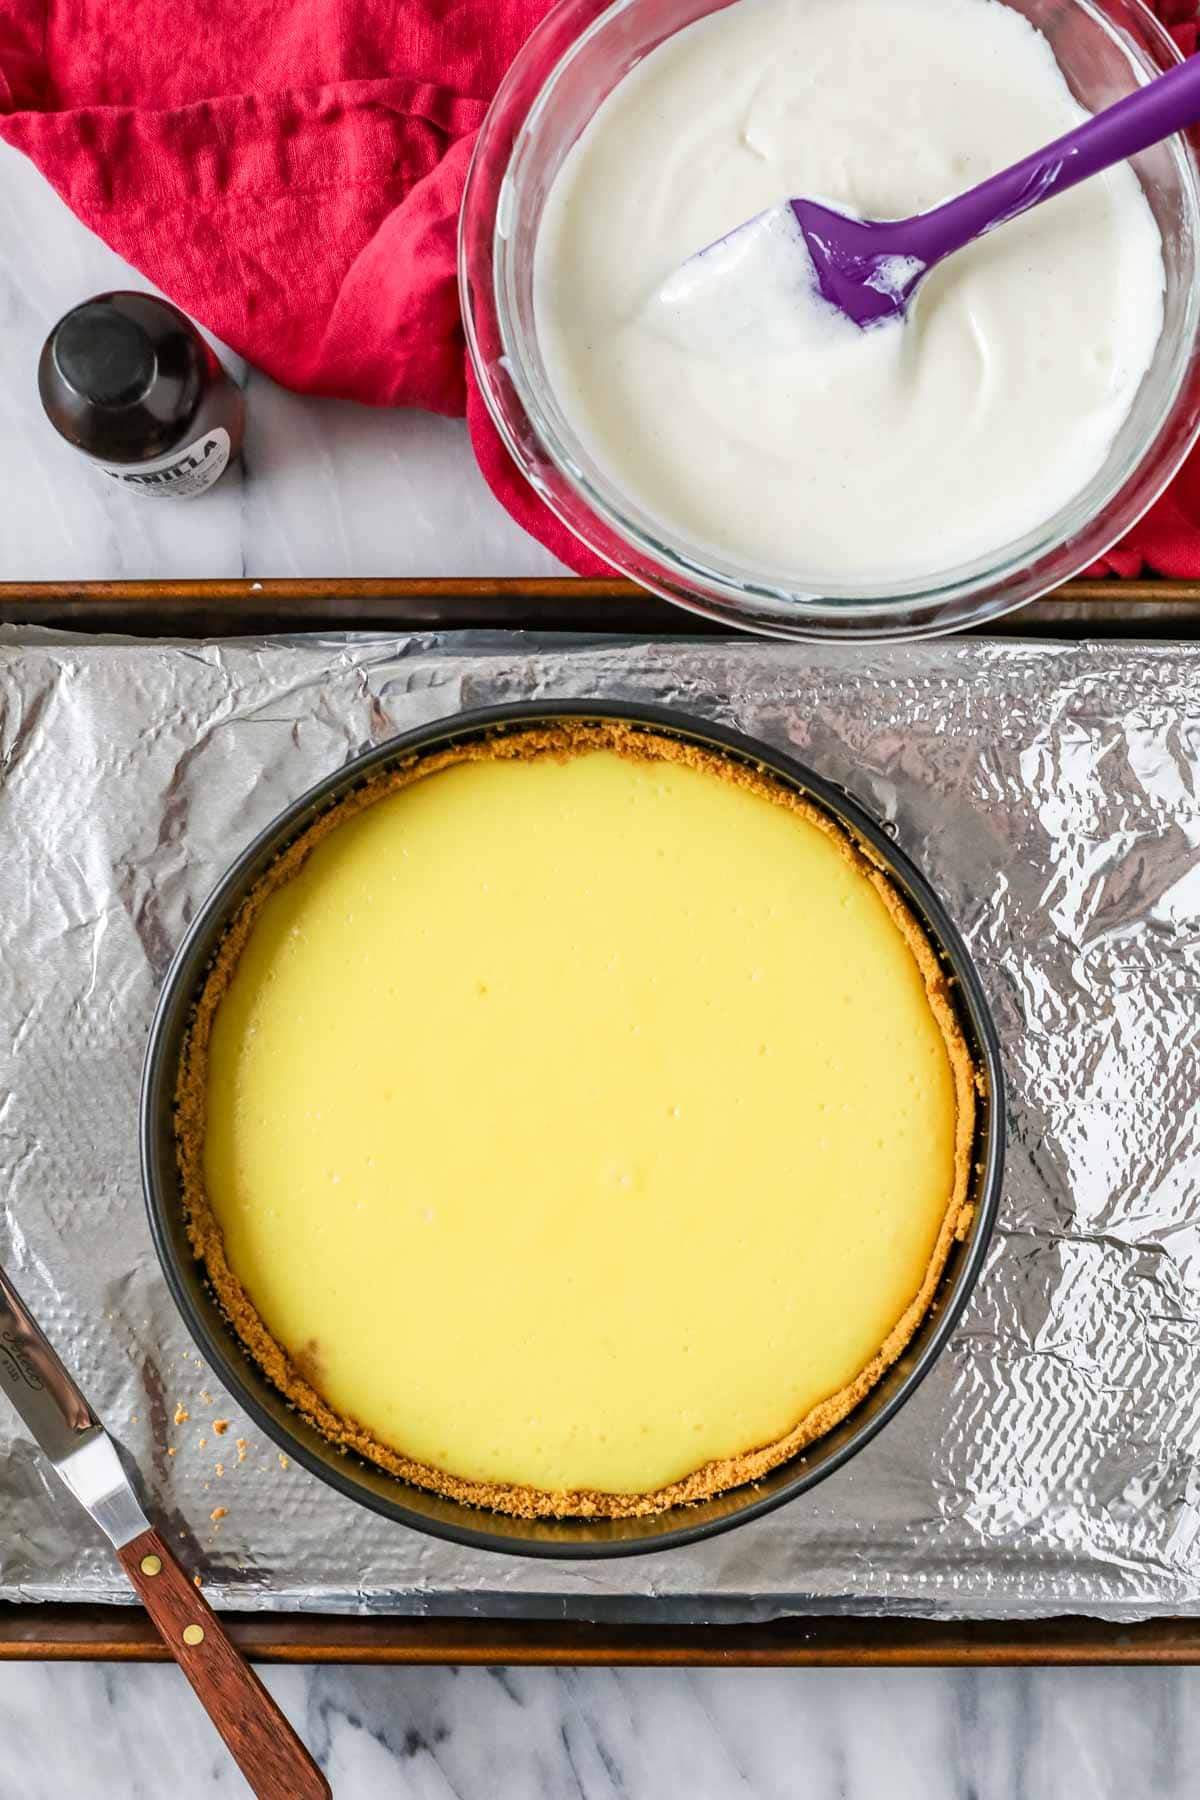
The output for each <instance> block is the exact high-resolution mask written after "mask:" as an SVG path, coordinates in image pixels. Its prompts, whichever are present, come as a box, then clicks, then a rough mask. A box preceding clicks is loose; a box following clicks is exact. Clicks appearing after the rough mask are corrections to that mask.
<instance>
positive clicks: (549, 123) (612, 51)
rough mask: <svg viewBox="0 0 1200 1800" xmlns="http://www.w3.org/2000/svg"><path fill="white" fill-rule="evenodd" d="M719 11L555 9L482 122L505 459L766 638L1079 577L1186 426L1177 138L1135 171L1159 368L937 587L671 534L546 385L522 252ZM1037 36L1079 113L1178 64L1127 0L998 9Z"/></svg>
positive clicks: (1189, 163)
mask: <svg viewBox="0 0 1200 1800" xmlns="http://www.w3.org/2000/svg"><path fill="white" fill-rule="evenodd" d="M723 3H724V0H617V4H615V5H611V4H605V3H604V0H559V4H558V5H557V6H555V7H554V9H553V10H552V11H551V12H550V13H549V14H548V15H547V17H546V18H545V19H544V20H543V22H542V24H541V25H540V26H539V27H538V29H537V30H536V31H535V32H534V33H533V35H532V36H531V37H530V38H529V39H528V41H527V42H526V44H525V46H524V48H523V49H522V50H521V52H520V54H519V55H518V57H517V59H516V61H515V62H514V63H513V65H512V67H511V69H510V70H509V72H508V74H507V75H506V76H505V79H504V81H503V83H502V84H501V86H500V89H499V92H498V93H497V95H496V98H495V101H494V102H493V104H492V108H491V110H490V112H489V113H488V116H487V118H486V120H485V121H484V124H483V128H482V130H481V131H480V134H479V140H478V142H477V144H476V147H475V154H474V158H473V160H472V163H471V168H470V172H469V175H468V178H467V186H466V192H465V194H464V196H463V205H462V214H461V220H460V226H459V283H460V289H461V295H462V309H463V318H464V321H465V324H466V333H467V343H468V346H469V350H470V355H471V362H472V365H473V367H474V371H475V375H476V377H477V379H478V382H479V386H480V389H481V391H482V394H483V397H484V400H485V402H486V404H487V407H488V410H489V412H490V413H491V416H492V418H493V420H494V421H495V424H496V426H497V428H498V430H499V432H500V435H501V437H502V438H503V440H504V442H505V444H506V445H507V447H508V449H509V451H510V452H511V454H512V456H513V457H514V458H515V460H516V462H517V464H518V466H519V468H520V469H521V470H522V472H523V473H524V475H525V476H526V477H527V479H528V480H529V482H530V483H531V484H532V486H533V487H534V489H535V490H536V491H537V493H538V494H539V495H540V496H541V498H542V499H543V500H544V501H545V503H546V504H547V506H549V507H550V509H551V510H552V511H553V512H554V513H556V514H557V516H558V517H559V518H560V519H561V520H562V521H563V523H564V524H565V525H567V526H568V527H569V528H570V530H571V531H572V532H573V533H574V534H575V536H576V537H577V538H579V540H580V541H581V542H582V543H584V544H586V545H587V546H588V547H589V548H590V549H592V550H594V551H596V552H597V553H598V554H599V555H600V556H602V557H603V558H604V559H605V560H606V561H607V562H609V563H611V564H612V566H613V568H614V569H615V570H617V571H618V572H620V573H621V574H623V575H627V576H630V577H632V579H633V580H635V581H638V582H640V583H641V584H642V586H643V587H646V588H649V589H651V590H652V591H653V592H655V593H657V594H661V595H663V596H664V597H665V598H666V599H668V600H674V601H677V602H678V603H679V604H680V605H682V606H686V607H688V608H690V609H691V610H692V611H694V612H699V613H703V614H705V615H706V616H708V617H709V618H714V619H719V620H722V621H724V622H725V623H728V624H731V625H735V626H737V627H739V628H741V629H743V630H751V631H758V632H762V633H764V634H766V635H771V636H777V637H793V638H806V637H813V638H816V637H842V638H883V637H919V636H929V635H933V634H935V633H939V632H946V631H952V630H955V629H956V628H958V627H960V626H963V625H966V624H969V623H978V622H979V621H980V620H983V619H990V618H995V617H996V616H997V615H998V614H1000V613H1005V612H1011V611H1012V610H1013V608H1015V607H1018V606H1022V605H1024V604H1025V602H1026V601H1029V600H1032V599H1034V598H1035V597H1036V596H1037V595H1038V594H1042V593H1045V592H1046V591H1047V590H1048V589H1050V588H1053V587H1057V586H1058V585H1059V584H1060V583H1061V582H1064V581H1067V580H1069V579H1070V578H1071V577H1072V576H1075V575H1078V574H1079V573H1080V572H1081V571H1082V570H1083V569H1086V568H1087V567H1088V566H1089V565H1090V564H1091V563H1093V562H1095V561H1096V559H1097V558H1098V557H1100V556H1102V555H1103V554H1104V552H1105V551H1106V550H1107V549H1108V548H1109V547H1110V546H1111V545H1112V544H1114V543H1116V541H1117V540H1118V539H1119V538H1121V537H1123V536H1124V534H1125V533H1126V532H1127V531H1128V530H1129V529H1130V527H1131V526H1132V525H1133V524H1135V523H1136V521H1137V520H1138V519H1139V518H1140V516H1141V515H1142V513H1144V512H1145V510H1146V508H1147V507H1148V506H1149V505H1150V504H1151V503H1152V502H1153V501H1154V500H1155V499H1156V498H1157V497H1158V495H1159V494H1160V493H1161V492H1162V490H1163V488H1164V487H1165V486H1166V485H1167V483H1168V482H1169V481H1170V479H1171V477H1172V476H1173V475H1174V474H1175V472H1176V470H1177V469H1178V468H1179V466H1180V464H1181V463H1182V461H1183V459H1184V457H1185V456H1186V454H1187V452H1188V450H1189V449H1190V448H1191V446H1192V444H1193V442H1194V441H1195V439H1196V436H1197V432H1198V431H1200V356H1198V347H1197V332H1198V324H1197V321H1198V316H1200V282H1198V280H1197V275H1198V270H1197V257H1198V250H1197V239H1198V225H1200V194H1198V189H1197V170H1196V161H1195V157H1194V155H1193V152H1192V150H1191V148H1190V147H1189V146H1188V145H1187V144H1186V143H1185V142H1184V141H1183V140H1182V139H1180V138H1175V139H1172V140H1171V141H1170V142H1169V143H1166V144H1160V145H1157V146H1156V147H1155V148H1154V149H1152V150H1149V151H1147V152H1145V153H1144V154H1143V155H1142V156H1140V157H1138V158H1137V159H1136V162H1135V165H1134V166H1135V168H1136V169H1137V173H1138V176H1139V178H1140V180H1141V182H1142V186H1143V188H1144V189H1145V191H1146V195H1147V198H1148V199H1149V202H1150V205H1151V207H1152V209H1153V211H1154V215H1155V218H1156V220H1157V222H1158V225H1159V229H1160V231H1161V233H1162V239H1163V254H1164V263H1165V269H1166V295H1165V316H1164V325H1163V332H1162V336H1161V338H1160V339H1159V343H1158V346H1157V349H1156V351H1155V354H1154V360H1153V362H1152V364H1151V366H1150V369H1149V370H1148V372H1147V374H1146V377H1145V379H1144V380H1143V382H1142V385H1141V388H1140V390H1139V392H1138V394H1137V397H1136V399H1135V401H1134V405H1133V408H1132V411H1131V412H1130V414H1129V417H1128V418H1127V419H1126V420H1125V423H1124V425H1123V426H1122V427H1121V430H1120V432H1119V433H1118V435H1117V438H1116V440H1115V442H1114V443H1113V446H1112V448H1111V450H1110V451H1109V454H1108V457H1107V459H1106V461H1105V463H1104V466H1103V467H1102V468H1101V469H1100V471H1099V472H1098V474H1097V475H1096V476H1095V478H1094V479H1093V480H1092V481H1091V482H1090V483H1089V484H1088V486H1087V487H1086V488H1085V489H1084V490H1083V492H1082V493H1080V494H1079V495H1077V496H1076V498H1075V499H1074V500H1072V501H1071V503H1070V504H1069V505H1068V506H1065V507H1063V508H1062V509H1061V510H1060V511H1059V512H1057V513H1055V515H1054V516H1053V517H1052V518H1050V519H1047V520H1046V522H1045V524H1044V525H1041V526H1039V527H1038V529H1037V530H1035V531H1033V532H1030V533H1028V534H1027V535H1026V536H1025V537H1023V538H1020V539H1018V540H1017V541H1015V542H1013V543H1008V544H1004V545H1002V546H999V547H998V548H997V550H996V551H995V552H994V553H993V554H991V555H989V556H988V557H986V558H983V559H977V560H976V561H974V562H970V563H965V564H961V565H959V566H958V567H955V568H948V569H945V570H944V571H942V572H941V573H940V574H939V575H938V576H937V577H936V578H934V579H930V578H924V579H922V580H920V581H918V582H905V583H896V584H895V585H893V586H890V587H884V586H881V585H880V584H878V583H874V582H872V583H845V584H842V585H838V586H833V585H830V584H828V583H825V584H822V585H820V586H819V587H818V586H816V585H814V584H812V583H808V582H806V581H805V580H804V577H803V571H797V570H794V569H793V570H786V569H771V568H766V567H763V568H756V567H752V566H750V565H749V564H745V563H740V562H739V561H737V560H735V559H730V558H726V557H722V556H719V555H718V553H717V552H716V551H714V550H713V549H712V547H711V546H706V545H703V544H699V543H690V542H688V541H687V539H686V538H685V537H684V536H682V535H676V534H673V533H668V532H666V531H665V530H663V529H662V528H661V527H660V526H659V525H657V524H656V523H655V521H654V520H653V519H652V518H650V517H649V516H648V515H647V514H645V513H644V512H643V511H642V510H641V509H640V507H638V506H637V504H636V503H634V502H633V501H632V500H631V499H630V497H629V496H628V495H625V494H623V493H622V492H621V490H620V488H619V486H618V485H617V484H616V483H615V482H614V481H613V480H612V479H611V478H610V476H609V475H608V474H607V473H605V472H604V471H602V470H601V469H600V468H599V467H598V466H597V464H596V463H595V461H594V460H593V458H592V457H591V456H590V454H589V453H588V451H587V450H586V449H585V448H584V446H583V445H582V443H581V442H580V440H579V439H578V437H577V436H576V434H575V432H574V431H573V429H572V427H571V424H570V422H569V420H568V419H567V418H566V417H565V416H564V414H563V412H562V410H561V408H560V407H559V405H558V402H557V400H556V398H555V395H554V393H553V391H552V388H551V385H550V382H549V379H548V376H547V373H546V368H545V365H544V362H543V359H542V354H541V350H540V347H539V344H538V336H537V326H536V320H535V317H534V307H533V260H534V257H533V253H534V245H535V243H536V240H537V233H538V227H539V224H540V221H541V217H542V209H543V207H544V205H545V202H546V196H547V194H548V192H549V190H550V187H551V184H552V183H553V181H554V178H555V176H556V174H557V173H558V170H559V168H560V167H561V165H562V162H563V159H564V157H565V156H566V155H567V153H568V151H569V150H570V148H571V146H572V145H573V144H574V143H575V141H576V139H577V138H578V137H579V135H580V133H581V132H582V131H583V130H584V128H585V127H586V126H587V124H588V122H589V120H590V119H591V118H592V116H593V114H594V113H595V111H596V109H597V107H598V106H599V105H600V103H601V101H602V100H603V99H604V98H605V96H606V95H607V94H608V93H609V92H610V91H611V90H612V89H613V87H615V86H616V84H617V83H618V82H619V81H620V80H621V78H622V77H623V76H624V75H626V74H627V73H628V71H629V70H630V69H631V68H633V67H634V65H635V64H636V63H638V62H639V61H640V60H641V59H642V57H644V56H645V55H646V54H647V53H648V52H649V51H651V50H652V49H654V47H655V45H656V44H659V43H661V42H662V41H663V39H664V38H667V37H670V36H672V35H673V34H674V33H675V32H676V31H678V30H680V29H681V28H682V27H683V26H685V25H688V24H690V23H691V22H692V21H693V20H694V19H698V18H701V17H703V16H704V15H705V14H707V13H709V12H713V11H715V10H717V7H718V6H719V5H721V4H723ZM1005 3H1006V4H1009V5H1015V6H1016V7H1017V10H1018V11H1019V12H1022V13H1024V14H1025V15H1026V16H1027V17H1028V18H1029V19H1030V20H1031V21H1032V22H1033V23H1034V24H1035V25H1036V26H1037V27H1038V28H1039V29H1040V30H1041V31H1042V32H1044V34H1045V36H1046V37H1047V38H1048V39H1049V41H1050V43H1051V45H1052V47H1053V49H1054V53H1055V55H1056V57H1057V58H1058V61H1059V64H1060V66H1061V68H1062V70H1063V73H1064V74H1065V76H1066V78H1067V81H1068V82H1069V84H1070V86H1071V88H1072V90H1073V92H1074V93H1075V95H1076V96H1077V98H1078V99H1079V101H1080V102H1081V104H1082V105H1083V106H1085V107H1087V108H1088V109H1089V110H1090V111H1093V112H1095V111H1098V110H1099V109H1100V108H1101V107H1104V106H1109V105H1111V104H1112V103H1113V101H1115V100H1118V99H1120V98H1121V97H1122V95H1124V94H1127V93H1129V92H1131V91H1132V90H1133V89H1134V88H1135V87H1136V86H1137V85H1138V84H1139V82H1141V81H1144V80H1145V79H1147V78H1148V77H1150V76H1152V75H1155V74H1157V73H1159V72H1161V71H1162V70H1163V69H1165V68H1168V67H1169V66H1170V65H1171V64H1172V63H1174V62H1177V61H1178V60H1179V55H1178V52H1177V51H1176V49H1175V47H1174V45H1173V44H1172V42H1171V40H1170V38H1169V37H1168V36H1167V33H1166V32H1165V31H1164V30H1163V28H1162V26H1160V25H1159V24H1158V22H1157V20H1156V19H1155V18H1154V17H1153V15H1152V14H1151V13H1150V12H1149V11H1148V10H1147V9H1146V7H1145V6H1143V5H1142V4H1141V0H1005Z"/></svg>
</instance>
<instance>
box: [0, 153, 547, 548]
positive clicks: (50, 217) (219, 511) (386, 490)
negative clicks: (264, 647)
mask: <svg viewBox="0 0 1200 1800" xmlns="http://www.w3.org/2000/svg"><path fill="white" fill-rule="evenodd" d="M151 285H152V284H151V283H149V282H147V281H146V280H145V279H144V278H143V277H142V276H140V275H138V274H137V273H136V272H135V271H134V270H132V269H130V268H129V266H128V264H127V263H124V262H123V261H122V260H121V258H120V257H118V256H115V255H114V254H113V252H112V251H111V250H108V249H107V248H106V247H105V246H104V245H103V244H102V243H101V242H100V241H99V239H98V238H95V237H93V236H92V234H91V232H89V231H87V230H85V229H84V227H83V226H82V225H80V224H79V222H78V221H77V220H76V219H75V218H73V217H72V215H71V214H70V213H69V212H68V210H67V208H66V207H65V206H64V204H63V203H62V201H61V200H59V199H58V197H57V196H56V195H55V194H54V193H53V192H52V190H51V189H50V188H49V187H48V186H47V184H46V183H45V182H44V181H43V180H42V177H41V176H40V175H39V174H38V173H37V171H36V170H35V169H34V168H33V167H32V165H31V164H30V163H28V162H27V161H26V160H25V158H24V157H22V156H21V155H19V154H18V153H17V152H16V151H15V150H12V149H10V148H9V147H8V146H7V145H2V144H0V492H2V493H3V496H4V500H3V504H2V505H0V581H82V580H95V581H100V580H118V579H122V578H125V579H130V580H137V579H152V578H156V577H157V578H163V579H167V578H185V577H190V578H194V579H202V578H208V577H219V576H240V575H248V576H251V577H260V576H261V577H267V576H298V575H299V576H302V575H314V576H319V575H329V576H341V575H395V576H401V575H545V574H552V573H554V572H555V571H556V570H557V569H558V568H559V564H557V563H556V562H555V561H554V559H553V558H552V557H551V556H550V555H549V554H548V553H547V552H546V551H545V550H543V549H542V547H541V545H540V544H537V543H535V542H534V541H533V539H532V538H530V537H528V536H527V535H526V533H525V532H523V531H522V530H521V528H520V526H518V525H516V524H514V523H513V521H512V520H511V519H510V518H509V516H508V514H507V513H506V512H505V511H504V509H503V508H502V507H501V506H500V505H499V503H498V502H497V501H496V500H494V499H493V498H492V495H491V494H490V493H489V491H488V489H487V487H486V486H485V484H484V481H483V477H482V476H481V475H480V473H479V470H478V469H477V467H476V465H475V459H474V457H473V456H472V454H471V447H470V444H469V443H468V441H467V431H466V426H465V425H464V424H463V422H462V421H461V420H459V419H439V418H434V417H433V416H432V415H431V414H428V413H418V412H400V411H396V410H393V409H378V410H377V409H375V408H373V407H367V406H355V405H353V404H351V403H349V402H341V401H332V400H308V399H304V398H302V397H301V396H300V395H297V394H291V393H288V392H286V391H285V390H284V389H283V388H279V387H277V386H276V385H275V383H274V382H272V381H268V380H267V378H266V377H265V376H263V375H260V374H258V373H257V372H255V371H253V370H245V369H244V366H243V365H242V364H241V363H239V362H237V361H236V360H235V359H233V358H227V360H228V361H229V362H230V364H231V366H232V367H233V369H234V372H235V373H237V374H238V375H239V376H240V377H242V378H244V379H245V382H246V406H247V433H246V447H245V453H244V457H243V460H242V464H241V466H240V467H236V468H234V469H233V470H232V471H231V472H230V473H229V474H228V475H226V476H225V477H224V479H223V480H222V481H220V482H219V483H218V485H217V486H216V487H215V488H214V489H213V490H212V491H211V493H209V494H206V495H205V496H203V498H201V499H197V500H195V501H187V502H171V501H167V502H159V501H157V500H152V499H146V498H144V497H142V496H139V495H137V494H132V493H128V492H122V491H120V490H117V489H115V487H114V484H113V483H112V482H110V481H106V480H105V479H104V477H103V476H102V475H98V474H96V473H95V472H94V471H93V470H92V469H91V468H90V467H89V466H88V465H87V463H85V462H84V461H83V459H82V458H81V457H80V456H78V455H77V454H76V452H75V451H73V450H71V449H70V448H69V447H68V446H67V445H66V444H64V443H63V442H62V441H61V440H60V439H59V438H58V437H57V436H56V434H55V433H54V431H53V430H52V429H51V427H50V425H49V424H48V423H47V421H46V418H45V415H44V414H43V412H42V409H41V404H40V402H39V400H38V393H37V360H38V354H39V352H40V350H41V347H42V343H43V341H44V340H45V337H46V334H47V332H48V331H49V330H50V327H51V326H52V325H53V324H54V322H55V320H56V319H58V318H59V317H60V316H61V315H62V314H63V313H64V312H66V311H67V310H68V308H69V307H71V306H74V305H76V304H77V303H78V302H79V301H80V300H84V299H86V298H87V297H88V296H89V295H91V294H95V293H99V292H102V291H103V290H104V289H105V288H111V287H136V288H143V289H144V288H149V287H151Z"/></svg>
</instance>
